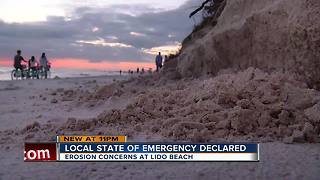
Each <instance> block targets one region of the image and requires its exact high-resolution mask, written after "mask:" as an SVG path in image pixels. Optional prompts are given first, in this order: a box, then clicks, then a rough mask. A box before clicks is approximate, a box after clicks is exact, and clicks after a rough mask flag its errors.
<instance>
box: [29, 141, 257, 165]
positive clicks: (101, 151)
mask: <svg viewBox="0 0 320 180" xmlns="http://www.w3.org/2000/svg"><path fill="white" fill-rule="evenodd" d="M56 139H57V140H56V142H53V143H25V150H24V161H26V162H33V161H58V162H69V161H70V162H77V161H83V162H90V161H105V162H120V161H127V162H135V161H167V162H168V161H183V162H188V161H190V162H192V161H253V162H255V161H259V144H254V143H243V144H241V143H235V144H211V143H206V144H205V143H203V144H201V143H198V144H196V143H131V142H127V137H126V136H57V138H56Z"/></svg>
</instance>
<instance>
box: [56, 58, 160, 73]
mask: <svg viewBox="0 0 320 180" xmlns="http://www.w3.org/2000/svg"><path fill="white" fill-rule="evenodd" d="M52 67H53V68H68V69H95V70H108V71H113V70H120V69H122V70H129V69H132V70H133V69H135V68H137V67H139V68H145V69H149V68H154V65H153V63H139V62H125V61H124V62H114V63H113V62H91V61H88V60H84V59H55V60H52Z"/></svg>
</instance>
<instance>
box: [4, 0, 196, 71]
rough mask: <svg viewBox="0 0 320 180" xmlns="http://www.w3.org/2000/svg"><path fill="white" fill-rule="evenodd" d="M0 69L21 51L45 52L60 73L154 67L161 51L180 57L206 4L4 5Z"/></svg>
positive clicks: (86, 0) (83, 1) (119, 0)
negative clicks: (193, 15) (196, 13)
mask: <svg viewBox="0 0 320 180" xmlns="http://www.w3.org/2000/svg"><path fill="white" fill-rule="evenodd" d="M0 2H1V6H0V66H11V65H12V58H13V56H14V55H15V51H16V50H17V49H21V50H22V55H23V56H24V57H25V58H26V59H27V58H28V59H29V58H30V57H31V56H32V55H34V56H36V58H37V59H38V58H39V56H40V54H41V53H42V52H43V51H44V52H46V53H47V55H48V58H49V59H50V60H51V61H52V62H53V67H56V68H74V69H85V68H87V69H99V70H102V69H104V70H116V69H124V70H126V69H130V68H135V67H136V66H137V67H145V68H149V67H153V62H154V54H156V53H157V52H158V51H161V52H163V53H164V54H165V53H170V52H172V53H173V52H175V51H177V49H178V48H179V47H180V46H181V44H180V43H181V41H182V40H183V39H184V38H185V37H186V35H188V34H189V33H190V32H191V30H192V27H193V26H194V23H195V20H194V19H189V18H188V14H189V13H190V12H191V11H192V10H193V9H195V7H196V6H198V5H199V4H200V2H201V0H152V1H151V0H68V1H66V0H54V1H53V0H28V1H21V0H0Z"/></svg>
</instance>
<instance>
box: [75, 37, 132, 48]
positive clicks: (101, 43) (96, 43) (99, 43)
mask: <svg viewBox="0 0 320 180" xmlns="http://www.w3.org/2000/svg"><path fill="white" fill-rule="evenodd" d="M77 43H79V44H84V45H94V46H109V47H116V48H131V47H132V46H131V45H129V44H123V43H114V42H107V41H106V40H105V39H103V38H98V39H97V40H91V41H83V40H78V41H77Z"/></svg>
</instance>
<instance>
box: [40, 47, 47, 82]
mask: <svg viewBox="0 0 320 180" xmlns="http://www.w3.org/2000/svg"><path fill="white" fill-rule="evenodd" d="M47 65H48V59H47V57H46V53H42V55H41V58H40V71H41V76H43V73H44V77H45V78H46V79H47Z"/></svg>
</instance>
